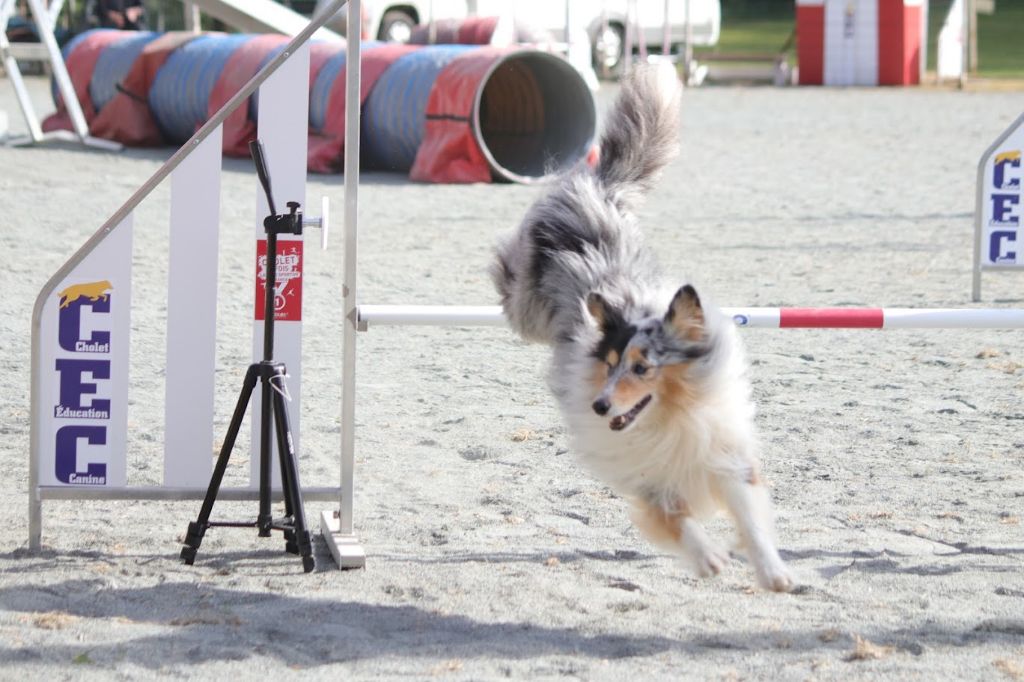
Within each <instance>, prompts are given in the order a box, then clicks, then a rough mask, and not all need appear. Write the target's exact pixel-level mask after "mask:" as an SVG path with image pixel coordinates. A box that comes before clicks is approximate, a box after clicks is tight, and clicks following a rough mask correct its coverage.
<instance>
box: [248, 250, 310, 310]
mask: <svg viewBox="0 0 1024 682" xmlns="http://www.w3.org/2000/svg"><path fill="white" fill-rule="evenodd" d="M266 289H267V240H266V239H257V240H256V320H263V317H264V316H263V307H264V305H266V300H265V298H264V297H265V296H266V294H265V291H266ZM274 319H275V320H278V321H286V322H300V321H301V320H302V242H301V241H299V240H294V241H292V240H289V241H282V240H278V242H277V277H276V283H275V286H274Z"/></svg>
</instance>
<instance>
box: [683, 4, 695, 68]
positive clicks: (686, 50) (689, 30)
mask: <svg viewBox="0 0 1024 682" xmlns="http://www.w3.org/2000/svg"><path fill="white" fill-rule="evenodd" d="M684 2H685V3H686V5H684V7H685V13H684V15H685V16H684V18H683V21H685V22H686V31H685V35H686V38H685V44H684V45H683V82H685V83H686V84H687V85H689V83H690V74H691V73H692V71H691V67H692V63H693V23H692V17H691V16H690V0H684Z"/></svg>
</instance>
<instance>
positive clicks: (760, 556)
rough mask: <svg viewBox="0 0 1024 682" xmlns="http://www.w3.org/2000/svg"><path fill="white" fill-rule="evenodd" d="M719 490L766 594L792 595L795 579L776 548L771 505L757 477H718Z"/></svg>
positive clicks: (726, 474) (732, 473)
mask: <svg viewBox="0 0 1024 682" xmlns="http://www.w3.org/2000/svg"><path fill="white" fill-rule="evenodd" d="M717 479H718V488H719V491H720V493H721V495H722V498H723V499H724V501H725V504H726V506H727V507H728V509H729V512H730V513H731V514H732V516H733V518H734V519H735V520H736V527H737V530H738V531H739V535H740V540H741V541H742V543H743V545H744V548H745V549H746V551H747V555H748V556H749V558H750V562H751V563H752V564H753V565H754V571H755V573H756V574H757V582H758V584H760V585H761V587H763V588H765V589H766V590H774V591H776V592H788V591H789V590H791V589H793V577H792V575H791V574H790V572H789V569H788V568H786V564H785V563H783V561H782V557H780V556H779V552H778V550H777V549H776V548H775V532H774V528H773V526H774V524H773V521H772V507H771V501H770V500H769V498H768V491H767V490H766V489H765V486H764V484H763V483H762V482H761V481H760V479H759V478H758V476H757V475H756V473H750V474H749V475H744V474H743V473H742V472H737V471H729V472H722V473H720V474H718V476H717Z"/></svg>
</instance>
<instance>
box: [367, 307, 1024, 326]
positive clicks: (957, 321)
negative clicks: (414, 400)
mask: <svg viewBox="0 0 1024 682" xmlns="http://www.w3.org/2000/svg"><path fill="white" fill-rule="evenodd" d="M722 312H723V313H725V314H726V315H728V316H729V317H731V318H732V319H733V321H734V322H736V324H737V326H740V327H756V328H768V329H1024V309H1019V308H722ZM358 315H359V318H358V319H359V329H360V330H361V331H366V330H367V329H369V328H370V327H373V326H396V325H398V326H438V327H482V326H483V327H502V326H505V324H506V322H505V316H504V315H503V314H502V312H501V307H500V306H484V305H479V306H473V305H451V306H447V305H361V306H359V309H358Z"/></svg>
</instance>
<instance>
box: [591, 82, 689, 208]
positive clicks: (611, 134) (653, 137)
mask: <svg viewBox="0 0 1024 682" xmlns="http://www.w3.org/2000/svg"><path fill="white" fill-rule="evenodd" d="M680 91H681V88H680V86H679V77H678V75H677V74H676V72H675V68H674V67H672V66H671V65H670V64H658V65H652V66H638V67H636V68H635V69H634V70H633V71H632V72H631V73H630V75H629V76H628V77H627V78H626V79H625V80H624V81H623V84H622V92H621V93H620V94H619V99H618V101H617V102H616V104H615V108H614V109H613V110H612V112H611V114H610V115H609V116H608V120H607V122H606V124H605V128H604V133H603V134H602V136H601V145H600V157H599V160H598V164H597V168H596V171H595V172H596V175H597V178H598V179H599V180H600V181H601V183H602V184H603V185H604V186H605V188H606V189H607V190H609V191H613V192H614V191H626V192H630V193H634V194H642V193H644V192H646V191H648V190H649V189H650V188H651V185H652V184H653V183H654V180H655V179H656V178H657V176H658V174H659V173H660V171H661V169H662V168H664V167H665V166H666V165H667V164H668V163H669V161H671V160H672V159H673V157H675V155H676V152H677V151H678V147H679V99H680Z"/></svg>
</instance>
